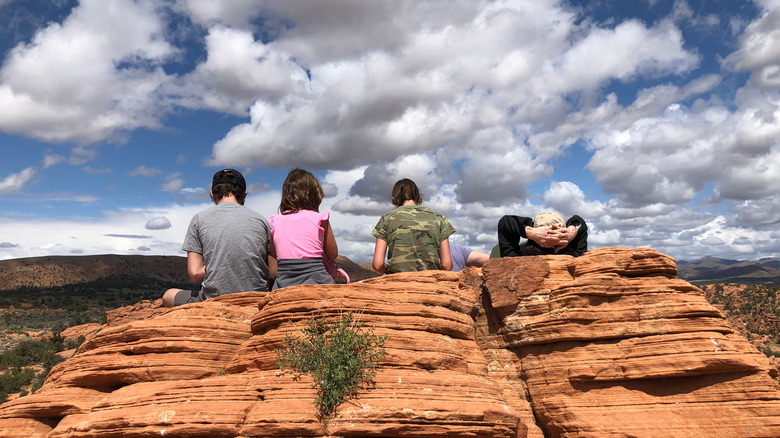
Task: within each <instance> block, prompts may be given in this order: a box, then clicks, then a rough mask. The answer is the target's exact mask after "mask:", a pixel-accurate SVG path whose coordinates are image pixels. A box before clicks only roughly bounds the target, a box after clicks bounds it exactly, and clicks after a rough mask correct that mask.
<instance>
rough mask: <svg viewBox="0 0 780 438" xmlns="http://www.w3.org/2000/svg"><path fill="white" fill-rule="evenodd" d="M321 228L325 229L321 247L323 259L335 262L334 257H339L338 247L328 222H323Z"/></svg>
mask: <svg viewBox="0 0 780 438" xmlns="http://www.w3.org/2000/svg"><path fill="white" fill-rule="evenodd" d="M322 227H323V228H325V244H324V245H323V250H324V251H325V257H327V258H328V259H329V260H336V257H338V256H339V246H338V244H337V243H336V238H335V237H333V228H331V226H330V221H324V222H323V223H322Z"/></svg>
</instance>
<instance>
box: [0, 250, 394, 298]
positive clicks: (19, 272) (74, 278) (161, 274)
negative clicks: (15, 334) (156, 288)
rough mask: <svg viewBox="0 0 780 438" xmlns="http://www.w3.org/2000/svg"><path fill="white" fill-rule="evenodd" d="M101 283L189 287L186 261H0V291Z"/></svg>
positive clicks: (362, 273)
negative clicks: (177, 284) (102, 281)
mask: <svg viewBox="0 0 780 438" xmlns="http://www.w3.org/2000/svg"><path fill="white" fill-rule="evenodd" d="M336 265H337V266H339V267H340V268H342V269H344V271H346V272H347V274H349V276H350V278H351V279H352V281H359V280H363V279H366V278H370V277H376V276H378V275H379V274H377V273H376V272H374V271H372V270H369V269H365V268H363V267H361V266H360V265H358V264H356V263H353V262H352V261H351V260H349V259H348V258H346V257H344V256H339V257H338V258H337V259H336ZM101 280H106V284H107V285H108V286H112V285H113V286H117V287H132V285H133V284H155V283H166V284H169V283H172V282H173V283H180V284H181V287H186V286H188V285H189V284H190V281H189V278H187V259H186V257H179V256H144V255H113V254H107V255H86V256H46V257H30V258H23V259H11V260H0V291H2V290H12V289H16V288H19V287H22V286H25V287H34V288H47V287H58V286H65V285H75V284H81V283H94V282H97V281H101ZM112 283H113V284H112Z"/></svg>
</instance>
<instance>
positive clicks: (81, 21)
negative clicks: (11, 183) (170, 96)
mask: <svg viewBox="0 0 780 438" xmlns="http://www.w3.org/2000/svg"><path fill="white" fill-rule="evenodd" d="M155 8H156V6H155V3H154V2H151V1H139V2H135V1H129V0H117V1H112V2H103V1H100V0H84V1H82V2H81V3H80V4H79V5H78V6H76V7H75V8H74V9H73V11H72V13H71V15H70V16H68V17H67V18H66V19H65V20H64V21H63V22H62V23H49V24H48V25H47V26H46V27H45V28H42V29H40V30H39V31H37V32H36V33H35V35H34V36H33V38H32V41H30V42H29V43H22V44H19V45H17V46H16V47H15V48H13V49H12V50H11V51H10V53H8V55H7V57H6V59H5V62H4V63H3V65H2V67H0V75H1V76H2V82H0V107H3V108H14V111H4V112H2V113H0V129H2V130H3V131H5V132H10V133H24V134H26V135H29V136H32V137H34V138H36V139H40V140H44V141H52V142H80V143H93V142H98V141H101V140H105V139H121V138H122V133H123V132H125V131H128V130H132V129H136V128H139V127H145V128H152V129H154V128H158V127H159V126H160V123H159V116H160V114H161V113H162V112H163V111H164V109H163V108H162V107H161V106H160V102H159V97H158V96H157V95H156V93H155V92H156V91H157V90H159V89H160V87H162V86H163V85H164V84H165V83H166V82H168V81H169V80H170V79H169V77H168V76H167V75H166V74H165V72H164V71H163V70H162V69H161V68H160V65H161V63H162V62H164V61H165V60H166V59H168V58H170V57H171V56H173V55H174V54H175V49H174V48H173V47H172V46H171V45H170V44H168V43H167V42H166V41H165V40H164V38H163V35H164V25H163V22H162V21H161V19H160V17H159V16H158V15H157V14H156V11H155ZM52 72H56V76H57V80H51V75H52ZM84 84H89V86H84Z"/></svg>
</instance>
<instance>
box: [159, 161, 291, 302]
mask: <svg viewBox="0 0 780 438" xmlns="http://www.w3.org/2000/svg"><path fill="white" fill-rule="evenodd" d="M210 194H211V199H212V200H213V201H214V203H215V204H216V205H215V206H213V207H210V208H207V209H206V210H203V211H201V212H199V213H197V214H196V215H195V217H193V218H192V221H190V226H189V228H188V229H187V235H186V236H185V238H184V244H183V245H182V250H184V251H187V273H188V274H189V277H190V279H191V280H192V281H196V282H202V287H201V289H200V290H199V291H188V290H182V289H168V290H167V291H166V292H165V294H164V295H163V305H165V306H166V307H173V306H178V305H181V304H186V303H194V302H199V301H204V300H207V299H209V298H213V297H215V296H217V295H223V294H229V293H234V292H246V291H255V292H265V291H267V290H268V282H269V278H273V277H274V276H275V271H276V269H275V268H276V264H275V260H274V259H273V258H270V259H269V257H268V252H269V245H270V236H271V227H270V226H269V224H268V220H266V218H265V217H263V216H262V215H260V214H258V213H256V212H255V211H253V210H251V209H249V208H247V207H244V199H245V198H246V181H245V180H244V177H243V176H242V175H241V173H240V172H238V171H237V170H234V169H225V170H220V171H219V172H217V173H216V174H214V179H213V181H212V184H211V190H210Z"/></svg>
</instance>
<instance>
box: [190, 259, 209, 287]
mask: <svg viewBox="0 0 780 438" xmlns="http://www.w3.org/2000/svg"><path fill="white" fill-rule="evenodd" d="M187 274H188V275H189V276H190V280H192V281H194V282H197V283H200V282H202V281H203V280H204V279H205V278H206V263H205V262H204V261H203V254H200V253H197V252H193V251H189V252H187Z"/></svg>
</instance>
